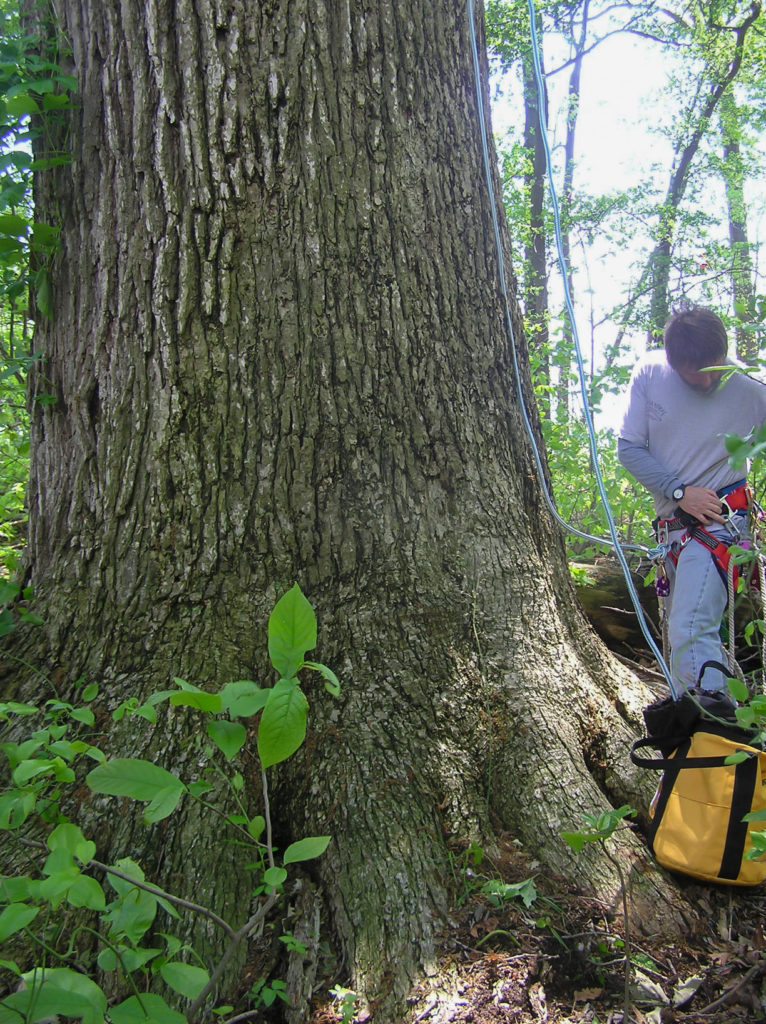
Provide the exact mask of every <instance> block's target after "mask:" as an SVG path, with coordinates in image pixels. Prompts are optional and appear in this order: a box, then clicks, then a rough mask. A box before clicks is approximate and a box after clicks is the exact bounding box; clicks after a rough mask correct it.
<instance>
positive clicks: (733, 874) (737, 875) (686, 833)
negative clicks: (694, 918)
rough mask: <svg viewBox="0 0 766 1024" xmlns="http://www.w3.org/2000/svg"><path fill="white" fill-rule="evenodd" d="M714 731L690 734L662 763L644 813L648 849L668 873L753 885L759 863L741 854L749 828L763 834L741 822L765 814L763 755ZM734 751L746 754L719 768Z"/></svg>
mask: <svg viewBox="0 0 766 1024" xmlns="http://www.w3.org/2000/svg"><path fill="white" fill-rule="evenodd" d="M714 728H715V727H714V726H710V727H708V726H705V727H703V728H701V729H698V730H697V731H696V732H694V733H693V734H692V736H691V737H690V739H689V740H688V741H687V742H686V743H684V744H682V745H681V746H680V747H678V748H677V749H676V750H675V751H674V752H673V753H672V754H671V755H670V757H669V758H667V760H668V761H669V762H671V766H670V767H667V768H666V769H665V770H664V772H663V774H662V778H661V779H660V784H659V786H658V788H657V792H656V794H655V796H654V800H653V801H652V804H651V807H650V808H649V815H650V818H651V825H650V828H649V835H648V839H649V846H650V847H651V849H652V852H653V853H654V856H655V858H656V860H657V863H658V864H661V865H662V866H663V867H664V868H668V869H669V870H670V871H680V872H681V873H682V874H685V875H691V876H692V878H699V879H702V880H703V881H705V882H720V883H724V884H727V885H760V883H761V882H763V881H764V880H766V859H764V858H761V859H758V860H746V859H745V854H746V853H747V851H748V850H751V849H752V848H753V842H752V839H751V838H750V832H751V830H756V831H761V830H762V829H766V820H765V821H760V822H758V821H755V822H748V821H743V818H744V817H745V815H746V814H749V813H750V812H751V811H763V810H766V753H764V752H763V751H762V750H757V749H756V748H755V747H751V746H748V745H747V744H745V743H743V742H742V741H741V740H732V739H730V738H727V736H726V735H720V734H719V732H718V730H717V729H716V730H715V731H713V729H714ZM721 732H724V730H721ZM738 751H744V752H745V753H747V754H748V757H747V758H746V759H745V760H744V761H740V762H739V763H737V764H726V763H725V761H726V758H727V757H728V756H729V755H730V754H735V753H737V752H738ZM673 762H676V763H675V764H673ZM712 762H715V763H712Z"/></svg>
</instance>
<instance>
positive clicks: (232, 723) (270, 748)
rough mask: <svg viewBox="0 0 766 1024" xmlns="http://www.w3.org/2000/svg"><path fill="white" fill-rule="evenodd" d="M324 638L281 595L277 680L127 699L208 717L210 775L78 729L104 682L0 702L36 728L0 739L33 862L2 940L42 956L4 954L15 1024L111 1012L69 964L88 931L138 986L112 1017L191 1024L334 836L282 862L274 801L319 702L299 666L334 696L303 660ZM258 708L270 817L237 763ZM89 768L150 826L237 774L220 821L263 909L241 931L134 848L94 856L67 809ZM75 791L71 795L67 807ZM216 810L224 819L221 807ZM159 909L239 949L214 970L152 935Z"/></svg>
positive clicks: (1, 928) (9, 794)
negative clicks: (42, 698) (242, 850)
mask: <svg viewBox="0 0 766 1024" xmlns="http://www.w3.org/2000/svg"><path fill="white" fill-rule="evenodd" d="M316 641H317V634H316V618H315V616H314V612H313V609H312V608H311V605H310V604H309V602H308V601H307V600H306V598H305V597H304V596H303V594H302V593H301V591H300V588H299V587H298V586H297V584H296V585H295V586H294V587H293V588H292V590H290V591H289V592H288V593H287V594H285V595H284V597H282V599H281V600H280V601H278V602H277V604H276V606H275V608H274V610H273V611H272V613H271V617H270V618H269V626H268V648H269V656H270V659H271V663H272V665H273V666H274V668H275V669H276V671H277V673H278V675H279V680H278V682H277V683H275V684H274V686H272V687H260V686H258V685H257V684H256V683H254V682H251V681H247V680H244V681H238V682H233V683H227V684H226V685H225V686H223V687H222V688H221V689H220V690H219V691H218V692H217V693H211V692H208V691H206V690H202V689H200V688H199V687H197V686H194V685H193V684H191V683H188V682H186V681H185V680H183V679H176V680H175V684H176V688H175V689H172V690H162V691H159V692H157V693H154V694H152V695H151V696H150V697H149V698H148V699H147V700H146V701H144V702H143V703H139V702H138V701H128V702H126V703H125V704H123V705H121V706H120V707H119V708H118V709H117V710H116V711H115V712H114V718H115V719H116V720H119V719H120V718H122V717H124V716H125V715H135V716H137V717H138V718H140V719H144V720H145V721H146V722H149V723H155V722H156V721H157V708H158V707H159V706H160V705H161V704H163V703H165V704H168V705H170V706H171V707H175V708H180V709H186V708H193V709H195V710H196V711H198V712H200V714H201V716H202V718H203V720H205V733H206V735H207V737H208V739H209V740H210V747H209V749H208V765H207V767H206V769H205V770H203V772H202V774H201V776H200V777H199V778H196V779H191V780H188V781H184V780H183V779H181V778H180V777H178V776H177V775H175V774H174V773H173V772H170V771H168V770H167V769H166V768H163V767H162V766H161V765H158V764H154V763H153V762H151V761H148V760H145V759H142V758H125V757H118V758H111V759H108V758H107V756H106V755H105V753H104V751H102V750H101V749H100V747H98V746H96V745H94V744H91V743H89V742H88V740H87V739H86V738H83V736H82V730H83V729H90V728H91V727H92V726H93V724H94V721H95V718H94V713H93V711H92V710H91V708H90V707H89V706H87V705H89V704H91V703H92V702H93V701H95V700H96V699H97V697H98V686H97V685H96V684H91V685H88V686H84V687H81V689H80V693H79V696H80V699H81V700H82V702H83V704H82V705H80V706H77V705H75V704H70V703H68V702H66V701H63V700H60V699H59V698H58V697H56V698H54V699H51V700H48V701H46V702H45V703H44V704H42V705H41V706H40V707H38V706H36V705H34V704H26V703H21V702H14V701H9V702H5V703H2V704H0V722H6V723H13V724H14V725H15V726H16V730H18V726H19V725H20V724H22V723H24V722H28V723H29V726H30V728H29V730H28V735H27V736H26V737H25V738H23V739H21V740H10V739H9V740H7V741H6V742H4V743H2V744H1V745H0V749H2V752H3V753H4V754H5V757H6V760H7V778H6V779H5V781H4V785H3V786H2V788H0V832H3V833H6V835H5V836H4V842H5V844H6V849H7V848H9V847H10V845H11V844H15V847H16V850H17V851H18V853H19V857H18V858H16V860H18V862H19V863H23V864H24V870H25V872H26V873H21V872H16V873H14V872H12V871H10V870H9V869H8V867H6V872H7V873H6V874H4V875H2V876H0V943H2V944H4V943H6V942H7V941H8V940H9V939H12V938H13V937H14V936H20V935H21V934H22V933H23V934H24V935H25V939H26V940H27V941H28V942H31V943H32V944H33V945H34V944H36V945H37V948H38V949H39V951H40V957H39V961H38V962H37V963H36V964H35V965H34V966H33V967H32V968H31V969H29V970H22V968H20V967H19V965H18V964H16V963H15V962H14V961H13V960H10V959H4V960H2V961H0V966H2V967H3V968H4V969H5V970H6V971H10V972H11V973H12V974H14V975H16V977H17V978H18V980H19V988H18V990H17V991H16V992H14V993H13V994H12V995H10V996H8V997H7V998H6V999H5V1000H4V1001H3V1004H2V1007H0V1024H18V1022H20V1021H22V1020H26V1019H30V1016H31V1015H32V1013H34V1019H35V1020H38V1019H40V1018H41V1017H44V1016H52V1015H54V1014H61V1015H63V1016H66V1017H68V1018H73V1019H76V1020H82V1021H83V1022H84V1024H89V1022H93V1024H95V1022H96V1021H100V1020H103V1018H104V1016H105V1014H106V1013H107V997H106V995H105V993H104V991H103V989H102V988H101V987H100V986H99V985H98V984H97V983H96V981H95V980H93V979H92V978H90V977H88V976H87V975H85V974H83V973H82V972H81V970H79V969H78V970H74V969H73V967H72V966H71V965H72V963H73V962H74V961H75V960H76V961H77V963H78V964H80V963H81V962H85V961H86V959H87V958H86V957H85V956H83V957H82V958H81V957H80V956H79V955H78V952H79V950H80V948H82V947H83V945H84V942H85V940H86V939H87V941H88V943H90V942H92V939H93V937H94V936H97V939H98V942H99V944H100V947H101V948H100V950H99V952H98V955H97V964H98V967H99V969H100V970H101V971H104V972H107V973H112V972H113V973H114V974H115V976H116V977H117V979H118V980H119V982H120V986H121V987H124V985H125V984H127V986H129V988H130V989H131V990H132V992H133V994H132V995H130V996H129V997H128V998H127V999H124V1000H123V1001H122V1002H120V1003H119V1004H118V1005H116V1006H111V1007H108V1016H109V1019H110V1021H111V1022H112V1024H141V1022H149V1021H151V1022H152V1024H184V1022H186V1021H187V1019H189V1020H194V1019H196V1015H197V1013H198V1011H199V1010H201V1008H202V1006H203V1004H204V1003H205V1002H206V1000H207V999H208V997H209V995H210V994H211V993H212V991H213V989H214V988H215V987H216V986H217V984H218V981H219V978H220V976H221V974H222V971H223V969H224V966H225V964H226V963H227V961H228V959H229V958H230V956H231V954H232V952H233V951H234V950H235V949H236V948H237V947H238V946H239V945H240V944H241V943H243V942H245V941H246V939H247V937H248V936H249V935H251V934H252V933H253V932H255V931H257V930H258V929H260V928H262V927H263V924H264V922H265V921H266V919H267V916H268V915H269V913H270V912H271V911H272V909H273V908H274V907H275V906H276V905H277V903H278V902H279V901H280V900H281V898H282V887H283V885H284V882H285V880H286V879H287V877H288V871H289V868H290V866H291V865H293V864H296V863H299V862H301V861H306V860H311V859H313V858H315V857H319V856H321V855H322V854H323V853H324V851H325V849H326V848H327V845H328V843H329V842H330V836H307V837H305V838H303V839H298V840H297V841H296V842H294V843H292V844H290V845H289V846H288V847H287V848H286V849H285V850H284V852H282V854H281V857H280V859H279V862H278V861H277V856H276V853H277V851H276V850H275V847H274V845H273V843H272V838H271V819H270V812H269V804H268V799H266V798H265V797H266V793H267V776H266V771H267V769H268V768H270V767H271V766H273V765H275V764H278V763H280V762H281V761H284V760H286V759H287V758H288V757H290V756H291V755H292V754H293V753H295V751H296V750H297V749H298V748H299V747H300V746H301V744H302V743H303V740H304V738H305V734H306V718H307V709H308V703H307V701H306V697H305V695H304V693H303V691H302V689H301V686H300V684H299V682H298V673H299V672H300V671H302V670H304V669H310V670H313V671H316V672H319V673H320V675H321V676H322V677H323V678H324V681H325V687H326V689H327V690H328V691H329V692H330V693H332V694H334V695H337V694H338V692H339V684H338V680H337V678H336V677H335V675H334V674H333V672H332V671H331V670H330V669H328V668H327V667H326V666H324V665H320V664H318V663H316V662H310V661H306V660H305V654H306V652H307V651H309V650H311V649H312V648H313V647H314V646H315V645H316ZM255 716H258V717H257V749H258V755H259V760H260V763H261V775H262V784H263V792H264V809H263V814H261V813H254V812H253V811H252V810H251V809H249V808H248V807H247V804H246V802H245V794H244V781H243V777H242V774H241V773H240V772H238V771H236V770H232V768H231V767H230V765H231V763H232V762H234V761H235V759H236V757H237V755H238V753H239V751H240V749H241V748H242V746H243V744H244V742H245V738H246V727H245V725H244V724H243V720H247V719H251V718H254V717H255ZM40 719H41V721H40ZM87 762H91V763H92V764H93V767H92V768H91V769H90V771H88V772H87V774H86V775H85V778H84V782H85V784H86V785H87V786H88V788H89V789H90V790H91V792H93V793H96V794H100V795H106V796H117V797H127V798H129V799H131V800H135V801H138V802H140V803H143V804H145V809H144V813H143V821H144V823H145V824H146V825H151V824H154V823H156V822H159V821H162V820H163V819H165V818H167V817H168V816H169V815H171V814H172V813H173V811H174V810H175V809H176V807H177V806H178V805H179V803H180V802H181V801H183V800H194V801H196V802H197V803H199V804H200V805H201V806H202V807H203V808H207V807H209V806H210V805H208V804H207V803H206V794H208V792H209V791H210V790H211V789H212V788H213V787H212V782H211V781H210V779H209V778H208V775H215V777H216V778H217V779H223V780H224V781H225V782H226V783H227V786H228V793H229V802H230V807H229V808H228V809H226V810H225V811H224V815H225V818H226V820H227V822H228V825H229V828H230V830H231V832H232V834H233V835H232V838H234V839H235V840H236V841H237V842H239V843H241V844H245V845H247V846H248V847H249V850H250V858H251V861H252V863H251V870H252V871H253V873H254V879H253V892H252V896H253V901H254V910H253V913H252V915H251V917H250V919H249V920H248V921H247V922H246V923H245V924H244V925H243V926H242V927H241V928H239V929H238V930H235V929H234V928H233V927H232V926H231V925H229V924H228V923H227V922H226V921H224V920H223V919H222V918H220V917H219V916H218V915H217V914H216V913H215V912H214V911H213V910H212V909H210V908H207V907H204V906H199V905H196V904H194V903H191V902H190V901H188V900H184V899H180V898H178V897H176V896H174V895H173V894H172V893H169V892H166V891H164V890H163V889H160V888H159V887H157V886H155V885H154V884H152V883H151V882H150V881H148V880H147V879H146V877H145V875H144V872H143V870H142V868H141V866H140V864H138V863H137V862H136V861H135V860H133V859H132V858H131V857H129V856H124V857H121V858H118V859H117V860H115V861H114V862H112V863H109V864H106V863H102V862H101V861H99V860H97V859H96V854H97V845H96V842H95V841H94V840H93V839H92V838H90V837H89V836H86V835H85V834H84V833H83V831H82V829H81V828H80V826H79V825H78V824H77V823H76V822H74V821H72V820H70V819H69V817H68V816H67V814H66V813H65V812H64V811H63V810H62V807H63V806H66V805H68V804H70V803H72V802H73V801H72V799H71V792H72V788H73V787H74V786H77V785H81V784H82V781H83V772H82V766H83V765H84V764H87ZM65 795H69V799H68V800H66V801H65V800H64V799H63V797H64V796H65ZM211 809H212V810H214V811H216V812H217V813H219V814H220V809H218V808H211ZM41 836H42V841H41ZM227 838H228V837H225V838H224V840H223V841H227ZM22 854H23V856H22ZM7 863H8V861H7V859H6V864H7ZM69 910H74V911H78V910H86V911H90V912H92V914H93V915H95V916H96V917H97V918H98V921H99V927H98V930H97V931H96V930H94V929H91V928H86V927H84V926H82V924H81V923H80V924H79V925H76V924H73V923H72V919H73V917H74V916H75V915H73V914H71V913H66V912H65V911H69ZM160 911H161V912H162V913H163V914H164V915H165V917H166V918H167V919H168V920H169V922H170V923H171V925H172V923H173V922H174V921H176V920H178V918H179V915H180V913H182V912H187V913H188V912H191V913H192V914H196V915H198V916H201V917H205V918H206V919H207V920H208V921H210V922H213V924H215V926H216V927H218V928H220V929H222V930H223V931H224V932H225V933H226V935H227V937H228V947H227V949H226V951H225V952H224V954H223V956H222V958H221V960H220V962H219V963H218V964H217V965H215V966H214V967H213V968H212V969H209V968H208V966H207V965H206V964H205V963H204V962H203V961H202V960H201V958H200V957H199V956H198V955H197V953H196V951H195V950H194V948H193V947H192V946H190V945H188V944H184V943H182V942H181V940H180V939H179V938H178V937H176V936H175V935H173V934H170V933H168V932H161V931H157V930H154V929H155V920H156V917H157V914H158V913H159V912H160ZM150 931H152V933H153V941H152V944H151V945H148V944H146V942H145V938H146V936H147V935H148V934H149V933H150ZM282 941H283V942H284V943H285V946H286V947H287V948H288V949H294V950H296V951H298V952H300V951H302V950H303V947H302V945H301V944H300V943H299V942H298V941H297V940H296V939H295V938H294V937H293V936H292V935H283V936H282ZM303 951H305V950H303ZM155 979H158V980H161V981H162V982H164V984H166V985H167V986H168V987H169V988H171V989H173V990H174V991H175V992H177V993H179V994H180V995H182V996H184V997H186V998H187V999H188V1000H189V1002H190V1004H191V1005H190V1006H189V1009H188V1018H187V1017H185V1016H183V1015H182V1014H180V1013H178V1012H177V1011H175V1010H172V1009H171V1008H170V1007H169V1006H168V1004H167V1002H166V1001H165V999H164V998H163V997H162V996H161V995H159V994H155V993H151V992H149V991H147V990H148V988H149V987H150V985H151V984H152V982H153V981H154V980H155ZM251 997H252V999H253V1000H254V1002H255V1005H256V1006H270V1005H271V1003H273V1002H274V1001H275V1000H276V999H281V1000H283V1001H287V994H286V987H285V983H284V982H282V981H280V980H269V979H267V978H264V979H260V980H259V981H258V982H257V983H256V985H255V986H254V987H253V989H252V992H251ZM33 1008H34V1009H33ZM230 1009H231V1008H227V1007H219V1008H218V1010H217V1011H216V1013H217V1015H218V1017H219V1018H222V1017H224V1016H225V1014H226V1013H228V1012H229V1010H230Z"/></svg>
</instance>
